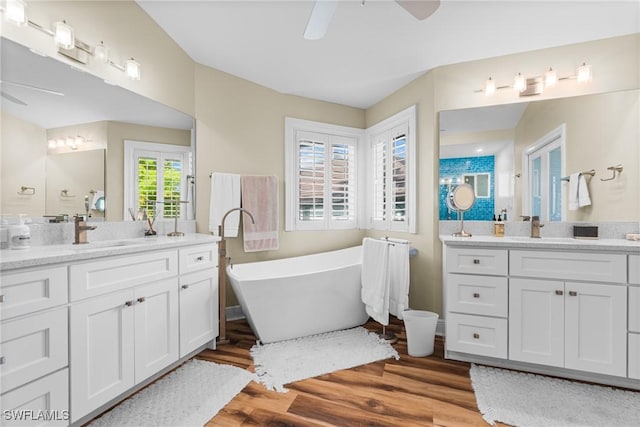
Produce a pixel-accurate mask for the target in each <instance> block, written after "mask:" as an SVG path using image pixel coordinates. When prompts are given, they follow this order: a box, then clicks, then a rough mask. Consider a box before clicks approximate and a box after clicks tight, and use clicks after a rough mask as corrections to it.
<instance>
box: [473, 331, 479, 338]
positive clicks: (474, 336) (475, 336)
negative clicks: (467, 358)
mask: <svg viewBox="0 0 640 427" xmlns="http://www.w3.org/2000/svg"><path fill="white" fill-rule="evenodd" d="M473 339H476V340H477V339H480V334H479V333H477V332H474V333H473Z"/></svg>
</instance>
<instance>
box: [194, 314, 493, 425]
mask: <svg viewBox="0 0 640 427" xmlns="http://www.w3.org/2000/svg"><path fill="white" fill-rule="evenodd" d="M365 327H367V328H368V329H371V330H374V331H378V332H379V331H380V326H379V325H378V324H377V323H373V322H370V323H367V324H366V325H365ZM387 330H388V331H392V332H394V333H395V334H396V335H397V336H398V338H399V339H398V342H397V343H396V344H394V347H395V349H396V350H397V351H398V353H399V354H400V360H397V361H396V360H394V359H388V360H384V361H380V362H375V363H370V364H368V365H363V366H359V367H356V368H353V369H348V370H343V371H339V372H335V373H331V374H327V375H322V376H320V377H316V378H311V379H307V380H303V381H298V382H295V383H292V384H289V385H287V386H286V387H287V388H288V389H289V392H288V393H278V392H275V391H267V390H266V389H265V388H264V387H263V386H262V385H260V384H257V383H254V382H252V383H250V384H249V385H248V386H247V387H245V389H244V390H243V391H242V392H241V393H240V394H239V395H237V396H236V397H235V398H234V399H233V400H232V401H231V402H229V404H227V405H226V406H225V408H224V409H223V410H221V411H220V412H219V413H218V414H217V415H216V416H215V417H214V418H212V419H211V420H210V421H209V423H208V424H207V426H208V427H213V426H216V427H217V426H223V427H225V426H227V427H231V426H456V427H466V426H482V427H485V426H487V425H488V424H487V423H486V422H484V421H483V419H482V417H481V415H480V413H479V412H478V408H477V406H476V401H475V396H474V393H473V390H472V388H471V381H470V379H469V364H468V363H462V362H455V361H451V360H445V359H444V357H443V354H444V349H443V341H442V339H440V338H439V337H437V338H436V346H435V352H434V354H433V355H432V356H429V357H419V358H418V357H411V356H409V355H408V354H407V343H406V334H405V331H404V327H403V324H402V322H401V321H398V320H397V319H394V322H392V324H391V325H389V326H388V327H387ZM227 337H228V338H229V339H230V341H231V342H230V343H229V344H224V345H219V346H218V349H217V350H215V351H212V350H205V351H203V352H201V353H200V354H198V355H197V356H196V357H197V358H199V359H204V360H210V361H213V362H216V363H226V364H231V365H235V366H238V367H241V368H245V369H249V370H251V371H253V360H252V358H251V356H250V354H249V350H250V348H251V347H252V346H253V345H254V344H255V341H256V337H255V336H254V335H253V333H252V331H251V329H250V328H249V325H248V324H247V322H246V321H244V320H239V321H232V322H228V326H227Z"/></svg>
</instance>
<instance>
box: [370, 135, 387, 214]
mask: <svg viewBox="0 0 640 427" xmlns="http://www.w3.org/2000/svg"><path fill="white" fill-rule="evenodd" d="M386 148H387V144H386V141H385V140H384V139H383V138H382V139H379V140H377V141H376V142H375V143H374V144H373V150H372V152H373V174H374V176H373V218H372V219H373V220H374V221H384V220H385V219H386V215H385V213H386V210H387V204H386V192H387V191H386V187H387V181H386V176H387V161H386V154H387V150H386Z"/></svg>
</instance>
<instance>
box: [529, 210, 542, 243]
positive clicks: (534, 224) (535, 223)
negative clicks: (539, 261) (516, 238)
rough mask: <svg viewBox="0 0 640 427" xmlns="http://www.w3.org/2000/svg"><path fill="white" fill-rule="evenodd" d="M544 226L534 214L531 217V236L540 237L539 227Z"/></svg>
mask: <svg viewBox="0 0 640 427" xmlns="http://www.w3.org/2000/svg"><path fill="white" fill-rule="evenodd" d="M542 227H544V224H540V217H539V216H538V215H534V216H532V217H531V237H532V238H534V239H539V238H540V229H541V228H542Z"/></svg>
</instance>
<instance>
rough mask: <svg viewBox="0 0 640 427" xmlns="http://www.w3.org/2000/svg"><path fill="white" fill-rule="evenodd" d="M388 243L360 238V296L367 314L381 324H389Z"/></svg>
mask: <svg viewBox="0 0 640 427" xmlns="http://www.w3.org/2000/svg"><path fill="white" fill-rule="evenodd" d="M388 265H389V244H388V243H387V242H385V241H382V240H378V239H370V238H364V239H363V240H362V267H361V269H362V271H361V275H360V280H361V284H362V289H361V298H362V302H363V303H364V304H365V308H366V311H367V314H368V315H369V316H371V317H372V318H373V320H375V321H376V322H378V323H380V324H381V325H384V326H386V325H388V324H389V268H388Z"/></svg>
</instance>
